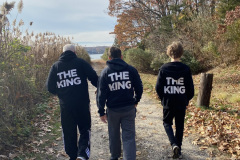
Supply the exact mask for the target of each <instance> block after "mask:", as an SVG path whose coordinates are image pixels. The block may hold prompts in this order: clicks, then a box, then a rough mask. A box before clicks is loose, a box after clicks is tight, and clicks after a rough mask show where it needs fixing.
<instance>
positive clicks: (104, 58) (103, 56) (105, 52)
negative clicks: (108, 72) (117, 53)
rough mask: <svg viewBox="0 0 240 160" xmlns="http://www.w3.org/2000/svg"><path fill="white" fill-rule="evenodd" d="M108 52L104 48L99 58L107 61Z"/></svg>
mask: <svg viewBox="0 0 240 160" xmlns="http://www.w3.org/2000/svg"><path fill="white" fill-rule="evenodd" d="M108 50H109V48H106V49H105V51H104V53H103V55H102V56H101V58H102V59H103V60H104V61H107V60H108Z"/></svg>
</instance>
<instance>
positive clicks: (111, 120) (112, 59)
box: [97, 47, 143, 160]
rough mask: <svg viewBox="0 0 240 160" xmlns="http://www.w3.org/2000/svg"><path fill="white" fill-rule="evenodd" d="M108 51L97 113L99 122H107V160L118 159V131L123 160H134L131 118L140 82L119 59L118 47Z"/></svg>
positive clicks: (139, 96)
mask: <svg viewBox="0 0 240 160" xmlns="http://www.w3.org/2000/svg"><path fill="white" fill-rule="evenodd" d="M109 51H110V52H109V61H107V67H106V68H105V69H104V70H103V71H102V72H101V76H100V78H99V82H98V92H97V106H98V108H99V110H98V113H99V114H100V119H101V120H102V121H103V122H104V123H108V132H109V148H110V153H111V158H110V159H111V160H118V158H120V156H121V138H120V128H121V129H122V141H123V159H124V160H135V159H136V143H135V117H136V107H137V104H138V102H139V101H140V99H141V96H142V93H143V86H142V81H141V79H140V76H139V74H138V72H137V70H136V69H135V68H134V67H132V66H130V65H128V64H127V63H126V62H125V61H123V60H122V54H121V50H120V49H119V48H116V47H111V48H110V49H109ZM105 104H106V106H107V111H106V113H105V109H104V107H105Z"/></svg>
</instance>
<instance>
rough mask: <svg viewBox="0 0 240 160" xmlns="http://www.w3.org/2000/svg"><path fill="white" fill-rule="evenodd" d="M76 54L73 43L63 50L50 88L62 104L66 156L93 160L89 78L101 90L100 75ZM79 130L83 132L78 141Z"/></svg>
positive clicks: (51, 73)
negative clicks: (91, 153) (91, 156)
mask: <svg viewBox="0 0 240 160" xmlns="http://www.w3.org/2000/svg"><path fill="white" fill-rule="evenodd" d="M75 51H76V48H75V46H74V45H72V44H67V45H65V46H64V47H63V53H62V54H61V56H60V58H59V60H58V61H57V62H55V63H54V64H53V66H52V67H51V70H50V72H49V76H48V79H47V89H48V91H49V92H50V93H52V94H54V95H57V96H58V98H59V101H60V108H61V125H62V130H63V139H64V147H65V151H66V153H67V154H68V155H69V157H70V160H76V159H79V160H85V159H89V157H90V133H91V115H90V108H89V107H90V100H89V93H88V83H87V79H88V80H90V81H91V83H92V85H94V86H95V87H97V81H98V76H97V74H96V72H95V71H94V70H93V68H92V67H91V65H90V64H88V63H87V62H86V61H84V60H83V59H81V58H78V57H77V55H76V54H75ZM77 127H78V129H79V133H80V138H79V140H78V142H77ZM77 143H78V144H77Z"/></svg>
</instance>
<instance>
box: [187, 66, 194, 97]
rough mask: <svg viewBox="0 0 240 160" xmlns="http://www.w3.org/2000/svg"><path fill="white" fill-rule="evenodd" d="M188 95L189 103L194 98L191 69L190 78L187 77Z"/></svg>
mask: <svg viewBox="0 0 240 160" xmlns="http://www.w3.org/2000/svg"><path fill="white" fill-rule="evenodd" d="M186 94H187V98H188V100H189V101H190V100H191V99H192V98H193V96H194V84H193V79H192V73H191V70H190V69H189V74H188V77H187V86H186Z"/></svg>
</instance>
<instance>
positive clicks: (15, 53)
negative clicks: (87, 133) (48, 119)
mask: <svg viewBox="0 0 240 160" xmlns="http://www.w3.org/2000/svg"><path fill="white" fill-rule="evenodd" d="M22 3H23V2H22V1H20V2H19V4H18V11H19V13H20V12H21V11H22V7H23V4H22ZM14 4H15V3H14V2H12V3H8V2H4V3H3V5H2V6H0V8H1V12H0V132H1V134H0V152H2V150H4V149H6V148H8V147H14V146H17V145H18V144H20V143H22V142H24V141H25V140H26V139H27V138H28V137H29V136H30V135H31V131H32V129H34V126H33V123H34V122H33V119H34V118H35V116H36V114H38V112H42V111H43V110H41V109H42V108H41V107H40V106H37V105H36V104H37V103H39V102H41V101H42V100H46V98H47V93H46V90H45V81H46V77H47V75H48V72H49V68H50V67H51V65H52V64H53V62H54V61H56V60H57V59H58V57H59V55H60V54H61V53H62V47H63V45H65V44H66V43H71V41H70V39H69V38H63V37H61V36H58V35H55V34H54V33H49V32H46V33H33V32H32V33H29V32H28V30H26V31H25V32H22V29H21V27H22V26H23V25H24V22H23V20H20V21H19V22H17V19H15V20H14V21H13V22H12V24H11V22H9V20H8V17H7V16H8V14H9V13H10V11H11V10H12V9H13V7H14ZM32 23H33V22H31V23H30V24H29V27H30V26H31V25H32ZM77 53H78V55H79V56H80V57H83V58H84V59H85V60H87V61H88V62H90V57H89V56H88V54H87V53H86V51H85V50H84V49H83V48H81V47H80V46H78V47H77Z"/></svg>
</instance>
